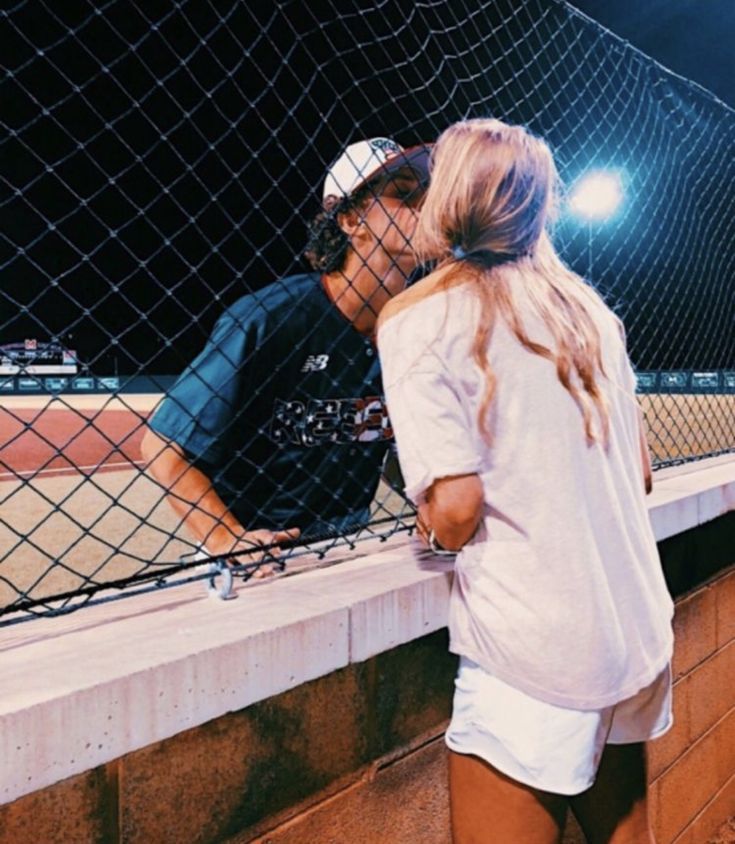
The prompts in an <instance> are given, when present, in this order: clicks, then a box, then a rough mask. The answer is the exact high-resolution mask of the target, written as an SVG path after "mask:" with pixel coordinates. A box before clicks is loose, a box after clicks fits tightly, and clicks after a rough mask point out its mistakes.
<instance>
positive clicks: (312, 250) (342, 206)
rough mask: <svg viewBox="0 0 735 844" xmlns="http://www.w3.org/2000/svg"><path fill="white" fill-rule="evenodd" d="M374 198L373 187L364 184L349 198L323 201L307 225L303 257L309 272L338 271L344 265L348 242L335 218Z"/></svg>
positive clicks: (331, 197) (330, 197) (329, 198)
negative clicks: (321, 208)
mask: <svg viewBox="0 0 735 844" xmlns="http://www.w3.org/2000/svg"><path fill="white" fill-rule="evenodd" d="M374 196H375V185H374V184H373V183H368V184H366V185H363V186H362V187H361V188H359V189H358V190H356V191H355V192H354V193H353V194H351V195H350V196H345V197H343V198H342V199H340V198H339V197H337V196H329V197H327V199H326V201H325V203H324V208H323V210H322V211H320V212H319V213H318V214H317V215H316V217H314V219H313V220H312V221H311V222H310V223H309V225H308V228H307V232H308V240H307V242H306V248H305V249H304V256H305V257H306V260H307V261H308V262H309V264H310V265H311V267H312V269H314V270H319V271H320V272H323V273H331V272H334V271H336V270H341V269H342V268H343V266H344V263H345V256H346V254H347V247H348V246H349V244H350V241H349V238H348V237H347V235H346V234H345V233H344V232H343V231H342V229H341V228H340V225H339V220H338V218H339V215H340V214H347V213H348V212H349V211H352V210H353V209H355V208H361V207H362V206H363V205H364V204H365V202H366V200H367V199H368V198H372V197H374Z"/></svg>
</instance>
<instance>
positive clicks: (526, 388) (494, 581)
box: [378, 120, 672, 844]
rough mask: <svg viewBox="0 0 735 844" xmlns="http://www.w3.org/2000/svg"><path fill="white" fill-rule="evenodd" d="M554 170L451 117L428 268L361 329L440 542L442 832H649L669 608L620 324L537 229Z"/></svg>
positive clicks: (483, 124) (489, 835)
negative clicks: (446, 682)
mask: <svg viewBox="0 0 735 844" xmlns="http://www.w3.org/2000/svg"><path fill="white" fill-rule="evenodd" d="M556 184H557V174H556V169H555V167H554V162H553V159H552V156H551V153H550V152H549V149H548V147H547V146H546V145H545V144H544V143H543V141H541V140H539V139H538V138H534V137H533V136H531V135H530V134H529V133H528V132H527V131H525V130H524V129H523V128H521V127H518V126H508V125H506V124H504V123H502V122H500V121H498V120H468V121H465V122H461V123H457V124H455V125H453V126H451V127H450V128H449V129H447V130H446V131H445V132H444V133H443V135H442V136H441V137H440V139H439V141H438V143H437V145H436V147H435V149H434V153H433V169H432V180H431V186H430V187H429V190H428V193H427V195H426V199H425V202H424V205H423V208H422V211H421V215H420V218H419V223H418V228H417V231H416V235H415V237H414V241H413V242H414V244H415V245H416V248H417V251H418V253H419V257H420V258H421V259H422V260H425V261H428V260H436V261H437V268H436V270H435V271H434V272H433V273H432V274H431V275H429V276H428V277H427V278H425V279H423V280H422V281H421V282H419V283H418V284H417V285H415V286H414V287H412V288H409V289H408V290H406V291H405V292H404V293H402V294H400V295H399V296H398V297H396V298H395V299H393V300H392V301H391V302H390V303H389V304H388V305H387V306H386V308H385V309H384V311H383V313H382V315H381V318H380V321H379V329H378V330H379V333H378V344H379V349H380V357H381V362H382V367H383V383H384V387H385V392H386V398H387V401H388V407H389V412H390V415H391V420H392V423H393V427H394V430H395V434H396V439H397V444H398V451H399V455H400V462H401V466H402V469H403V473H404V477H405V480H406V490H407V493H408V494H409V496H410V497H411V498H412V500H413V501H414V502H415V503H416V504H417V506H418V509H419V532H420V533H421V534H422V536H423V537H424V538H425V539H426V540H427V541H428V542H429V544H430V545H431V546H432V548H434V550H438V549H440V548H442V547H443V548H444V549H448V550H451V551H456V552H459V554H458V556H457V560H456V570H455V578H454V586H453V591H452V597H451V603H450V622H449V629H450V641H451V645H450V646H451V649H452V651H454V652H455V653H457V654H459V655H460V663H459V670H458V674H457V679H456V689H455V698H454V709H453V716H452V721H451V724H450V727H449V729H448V731H447V737H446V741H447V744H448V746H449V748H450V751H451V752H450V759H449V772H450V798H451V808H452V829H453V835H454V841H455V842H456V844H467V843H468V842H483V844H484V842H503V844H515V842H523V844H533V842H539V844H546V842H554V841H558V839H559V837H560V835H561V829H562V827H563V823H564V817H565V813H566V809H567V806H568V805H571V807H572V809H573V811H574V813H575V814H576V816H577V818H578V820H579V822H580V824H581V826H582V827H583V829H584V830H585V833H586V835H587V837H588V841H589V842H590V843H591V844H597V842H614V844H621V842H633V841H635V842H652V841H653V838H652V837H651V832H650V828H649V822H648V813H647V805H646V771H645V754H644V746H643V742H645V741H646V740H648V739H651V738H654V737H655V736H658V735H661V734H662V733H663V732H665V731H666V730H667V729H668V728H669V727H670V725H671V694H670V684H671V681H670V672H669V662H670V658H671V651H672V632H671V614H672V602H671V599H670V597H669V595H668V592H667V590H666V586H665V583H664V579H663V576H662V572H661V568H660V564H659V560H658V554H657V551H656V544H655V540H654V537H653V534H652V531H651V528H650V524H649V521H648V514H647V510H646V506H645V492H647V491H649V490H650V485H651V467H650V461H649V457H648V451H647V447H646V444H645V438H644V436H643V432H642V423H641V418H640V413H639V410H638V405H637V403H636V400H635V377H634V374H633V371H632V369H631V366H630V362H629V360H628V357H627V355H626V352H625V343H624V337H623V329H622V325H621V323H620V321H619V320H618V319H617V318H616V317H615V316H614V315H613V314H612V313H611V312H610V310H609V309H608V308H607V307H606V306H605V305H604V303H603V302H602V301H601V299H600V298H599V296H598V295H597V294H596V293H595V292H594V291H593V290H592V289H591V288H590V287H589V286H587V285H586V284H585V283H584V282H583V281H582V279H580V278H579V277H578V276H577V275H575V274H574V273H573V272H571V271H570V270H569V269H568V268H567V267H565V266H564V264H563V263H562V261H561V260H560V259H559V257H558V256H557V255H556V253H555V251H554V248H553V246H552V244H551V241H550V239H549V236H548V234H547V232H546V226H547V225H548V223H549V221H550V218H551V215H552V211H553V209H554V205H555V192H556Z"/></svg>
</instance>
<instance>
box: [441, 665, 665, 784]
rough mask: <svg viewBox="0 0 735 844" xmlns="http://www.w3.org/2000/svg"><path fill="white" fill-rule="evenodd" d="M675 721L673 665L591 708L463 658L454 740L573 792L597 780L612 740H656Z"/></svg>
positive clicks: (458, 746)
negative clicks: (534, 692) (557, 700)
mask: <svg viewBox="0 0 735 844" xmlns="http://www.w3.org/2000/svg"><path fill="white" fill-rule="evenodd" d="M672 724H673V717H672V714H671V669H670V667H667V668H666V669H665V670H664V671H662V672H661V674H660V675H659V676H658V677H657V678H656V679H655V680H654V681H653V683H651V685H650V686H647V687H646V688H645V689H641V691H639V692H638V693H637V694H635V695H633V697H631V698H628V699H627V700H623V701H621V702H620V703H617V704H615V705H614V706H608V707H606V708H605V709H597V710H588V711H585V710H579V709H565V708H563V707H561V706H555V705H554V704H551V703H545V702H544V701H541V700H538V699H537V698H533V697H529V695H527V694H525V693H524V692H521V691H519V690H518V689H515V688H513V687H512V686H509V685H508V684H507V683H503V682H502V681H501V680H498V679H497V678H496V677H493V676H492V675H491V674H489V673H488V672H487V671H485V669H483V668H481V667H480V666H479V665H478V664H477V663H475V662H473V661H472V660H470V659H467V658H466V657H460V662H459V671H458V672H457V678H456V680H455V692H454V707H453V711H452V720H451V723H450V724H449V728H448V730H447V733H446V743H447V746H448V747H449V749H450V750H454V751H455V752H457V753H470V754H473V755H474V756H479V757H480V758H481V759H484V760H485V761H486V762H488V763H489V764H490V765H492V766H493V767H494V768H496V769H497V770H499V771H500V772H501V773H503V774H505V775H506V776H509V777H511V778H512V779H514V780H516V781H518V782H521V783H524V784H525V785H529V786H531V787H532V788H537V789H540V790H541V791H550V792H554V793H555V794H565V795H572V794H579V793H581V792H582V791H585V790H586V789H588V788H589V787H590V786H591V785H592V783H593V782H594V781H595V776H596V775H597V768H598V766H599V764H600V758H601V756H602V751H603V750H604V749H605V745H606V744H632V743H634V742H641V741H648V740H649V739H654V738H657V737H658V736H661V735H663V734H664V733H665V732H666V731H667V730H668V729H669V728H670V727H671V725H672Z"/></svg>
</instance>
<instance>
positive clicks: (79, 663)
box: [0, 457, 735, 803]
mask: <svg viewBox="0 0 735 844" xmlns="http://www.w3.org/2000/svg"><path fill="white" fill-rule="evenodd" d="M655 486H656V488H655V491H654V493H653V494H652V495H651V496H650V499H649V508H650V512H651V519H652V523H653V526H654V531H655V534H656V537H657V539H658V540H662V539H666V538H668V537H671V536H674V535H676V534H679V533H681V532H683V531H686V530H688V529H690V528H693V527H696V526H697V525H699V524H702V523H704V522H706V521H709V520H711V519H714V518H716V517H717V516H719V515H722V514H724V513H727V512H729V511H731V510H735V458H733V457H728V458H726V459H723V458H716V459H714V460H709V461H702V462H701V463H698V464H694V466H693V467H689V466H688V467H686V471H683V472H672V470H667V471H666V474H664V473H663V472H660V473H657V474H656V485H655ZM357 553H360V554H361V556H360V557H358V558H355V559H351V560H345V561H343V562H341V563H340V565H339V566H337V567H330V568H323V569H318V570H314V571H309V572H304V573H301V574H299V575H298V577H292V578H283V579H280V580H279V581H276V582H271V583H268V582H265V583H262V584H259V585H255V586H242V587H240V588H239V590H238V598H237V600H234V601H226V602H221V601H218V600H216V599H212V598H209V597H207V596H206V595H205V593H204V588H203V586H202V585H201V584H196V583H195V584H187V585H182V586H180V587H178V588H176V589H170V590H165V591H163V592H160V593H152V594H146V595H141V596H137V597H134V598H129V599H127V600H122V601H119V602H115V603H111V604H102V605H97V606H93V607H89V608H86V609H82V610H81V611H79V612H77V613H75V614H73V615H71V616H69V617H66V618H58V619H50V618H49V619H39V620H36V621H33V622H32V623H28V624H21V625H18V626H15V627H10V628H4V629H3V630H2V631H1V632H0V676H2V678H3V684H2V689H3V693H2V695H1V696H0V760H2V762H1V763H0V803H6V802H10V801H12V800H15V799H17V798H18V797H21V796H23V795H25V794H28V793H30V792H32V791H36V790H38V789H41V788H44V787H46V786H48V785H51V784H53V783H55V782H58V781H60V780H62V779H65V778H67V777H70V776H72V775H74V774H78V773H81V772H83V771H86V770H89V769H91V768H93V767H95V766H98V765H101V764H104V763H106V762H109V761H112V760H113V759H116V758H119V757H120V756H123V755H124V754H126V753H129V752H131V751H133V750H137V749H140V748H142V747H145V746H148V745H150V744H152V743H154V742H156V741H160V740H161V739H165V738H169V737H171V736H173V735H176V734H178V733H180V732H182V731H184V730H187V729H189V728H191V727H194V726H197V725H199V724H203V723H205V722H207V721H210V720H212V719H214V718H217V717H218V716H220V715H223V714H225V713H227V712H231V711H236V710H239V709H242V708H244V707H246V706H248V705H250V704H252V703H255V702H257V701H260V700H263V699H265V698H268V697H271V696H273V695H275V694H278V693H280V692H283V691H286V690H287V689H290V688H293V687H295V686H297V685H300V684H302V683H304V682H306V681H308V680H312V679H314V678H316V677H319V676H322V675H325V674H328V673H330V672H332V671H335V670H336V669H338V668H341V667H344V666H346V665H348V664H349V663H351V662H361V661H364V660H366V659H368V658H369V657H371V656H374V655H377V654H379V653H381V652H384V651H386V650H388V649H391V648H394V647H396V646H397V645H400V644H402V643H405V642H409V641H412V640H414V639H416V638H418V637H420V636H424V635H426V634H427V633H430V632H432V631H435V630H438V629H441V628H443V627H444V626H446V616H447V606H448V599H449V589H450V578H451V564H448V563H447V562H446V561H445V560H439V559H437V558H435V557H432V556H431V555H429V554H427V553H426V552H425V551H423V550H420V548H419V546H418V544H417V543H416V542H415V541H414V540H409V539H408V538H407V537H405V536H396V537H393V539H392V540H390V541H388V542H385V543H381V542H380V541H378V540H375V541H371V542H365V543H361V544H360V545H358V548H357ZM335 561H336V559H334V558H333V559H332V560H329V559H328V560H327V562H335Z"/></svg>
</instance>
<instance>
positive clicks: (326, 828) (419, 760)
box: [0, 513, 735, 844]
mask: <svg viewBox="0 0 735 844" xmlns="http://www.w3.org/2000/svg"><path fill="white" fill-rule="evenodd" d="M734 538H735V513H730V514H728V515H725V516H722V517H720V518H719V519H717V520H715V521H713V522H709V523H707V524H705V525H703V526H701V527H698V528H695V529H693V530H690V531H687V532H685V533H683V534H680V535H678V536H675V537H672V538H670V539H667V540H664V541H663V542H661V543H660V550H661V556H662V561H663V564H664V570H665V572H666V574H667V579H668V582H669V585H670V588H671V589H672V591H673V592H674V594H675V595H677V596H678V598H677V611H676V619H675V625H676V637H677V638H676V654H675V659H674V673H675V678H676V682H675V696H674V701H675V703H674V706H675V716H676V726H675V727H674V728H673V730H672V731H671V732H670V733H669V734H668V735H667V736H665V737H664V738H662V739H660V740H659V741H657V742H654V743H652V745H651V749H650V780H651V800H652V808H653V817H654V825H655V830H656V836H657V844H704V842H706V841H707V840H708V837H709V836H710V835H713V834H714V833H715V831H716V830H717V829H718V827H720V826H721V825H722V824H723V823H725V822H726V821H727V820H728V818H731V817H733V816H735V568H734V567H733V566H732V563H733V561H734V560H735V539H734ZM455 665H456V661H455V658H454V657H452V656H451V655H450V654H448V653H447V641H446V633H445V631H443V630H440V631H438V632H435V633H432V634H430V635H427V636H423V637H421V638H418V639H415V640H413V641H410V642H407V643H406V644H403V645H400V646H399V647H396V648H393V649H392V650H389V651H387V652H385V653H380V654H378V655H377V656H374V657H372V658H371V659H368V660H365V661H362V662H357V663H354V664H350V665H347V666H346V667H344V668H341V669H339V670H336V671H333V672H331V673H329V674H327V675H325V676H323V677H320V678H318V679H315V680H312V681H311V682H307V683H303V684H301V685H298V686H297V687H296V688H293V689H291V690H289V691H287V692H285V693H282V694H279V695H275V696H273V697H270V698H268V699H267V700H263V701H261V702H258V703H255V704H253V705H251V706H248V707H246V708H244V709H241V710H240V711H237V712H231V713H228V714H226V715H223V716H221V717H219V718H216V719H214V720H212V721H209V722H208V723H205V724H203V725H201V726H197V727H194V728H193V729H189V730H186V731H183V732H181V733H179V734H178V735H175V736H173V737H171V738H168V739H166V740H163V741H160V742H157V743H155V744H152V745H150V746H148V747H144V748H142V749H140V750H136V751H134V752H131V753H128V754H126V755H124V756H122V757H121V758H118V759H116V760H113V761H110V762H109V763H107V764H105V765H102V766H99V767H97V768H95V769H93V770H90V771H87V772H85V773H83V774H79V775H77V776H74V777H71V778H68V779H65V780H63V781H61V782H58V783H56V784H55V785H51V786H49V787H47V788H44V789H42V790H40V791H36V792H34V793H31V794H28V795H26V796H24V797H21V798H19V799H17V800H15V801H13V802H11V803H8V804H6V805H5V806H2V807H0V844H18V842H22V841H26V840H35V841H38V842H43V843H44V844H45V842H49V844H51V842H54V844H55V842H64V844H72V842H73V843H74V844H77V842H78V844H82V842H104V843H105V844H107V842H111V843H112V842H118V841H121V842H125V843H126V844H138V843H139V842H140V844H168V842H171V844H173V842H176V844H183V842H187V843H188V842H202V844H203V843H204V842H232V844H234V842H243V844H244V842H250V841H258V842H262V844H265V842H269V844H307V843H308V844H314V843H315V842H319V844H332V842H333V843H334V844H337V842H339V844H344V842H350V844H370V843H371V842H378V841H379V842H386V844H389V843H390V842H407V841H411V842H421V844H444V842H449V840H450V839H449V827H448V802H447V792H446V756H445V751H444V745H443V741H442V731H443V729H444V727H445V725H446V721H447V718H448V716H449V711H450V706H451V689H452V677H453V674H454V669H455ZM582 840H583V839H582V838H581V834H580V833H579V831H578V829H577V828H576V825H575V824H574V823H573V821H570V824H569V828H568V830H567V835H566V838H565V841H566V842H568V844H572V842H580V841H582Z"/></svg>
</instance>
